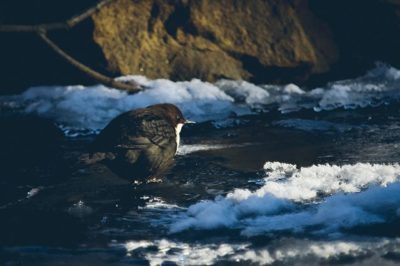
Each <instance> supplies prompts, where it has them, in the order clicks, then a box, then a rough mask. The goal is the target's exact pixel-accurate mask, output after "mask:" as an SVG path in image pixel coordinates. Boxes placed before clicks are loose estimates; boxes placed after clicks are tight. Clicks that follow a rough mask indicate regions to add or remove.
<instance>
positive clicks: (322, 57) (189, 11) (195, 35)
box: [93, 0, 338, 82]
mask: <svg viewBox="0 0 400 266" xmlns="http://www.w3.org/2000/svg"><path fill="white" fill-rule="evenodd" d="M93 22H94V41H95V42H96V43H97V44H98V45H99V47H101V49H102V51H103V53H104V56H105V57H106V59H107V62H108V65H109V68H110V69H111V70H112V71H115V72H118V73H122V74H143V75H145V76H147V77H150V78H169V79H174V80H187V79H192V78H200V79H203V80H207V81H215V80H216V79H219V78H229V79H247V80H252V81H255V82H279V81H280V82H290V81H302V80H305V79H306V78H307V77H308V75H310V74H312V73H322V72H326V71H328V70H329V66H330V65H331V64H332V63H333V62H335V60H336V59H337V56H338V53H337V49H336V46H335V43H334V41H333V39H332V36H331V34H330V32H329V29H328V27H326V26H325V25H324V24H322V22H321V21H319V20H318V19H317V18H316V17H315V16H314V15H313V14H312V13H311V12H310V11H309V10H308V6H307V1H294V3H290V2H288V1H283V2H278V3H277V2H275V1H262V0H256V1H241V0H235V1H207V0H201V1H180V0H176V1H159V0H153V1H132V0H118V1H115V2H113V3H112V4H110V5H108V6H106V7H104V8H103V9H102V10H101V11H100V12H99V13H98V14H96V15H94V16H93Z"/></svg>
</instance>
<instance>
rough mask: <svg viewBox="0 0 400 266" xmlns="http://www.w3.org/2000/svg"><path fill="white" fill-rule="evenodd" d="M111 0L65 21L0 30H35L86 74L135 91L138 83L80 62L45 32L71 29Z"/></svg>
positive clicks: (1, 27) (63, 56)
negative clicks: (117, 78)
mask: <svg viewBox="0 0 400 266" xmlns="http://www.w3.org/2000/svg"><path fill="white" fill-rule="evenodd" d="M112 1H113V0H103V1H101V2H99V3H97V4H96V5H95V6H93V7H91V8H89V9H87V10H86V11H84V12H83V13H81V14H78V15H75V16H73V17H72V18H70V19H68V20H67V21H65V22H60V23H48V24H37V25H0V32H35V33H37V34H38V35H39V37H40V38H41V39H42V40H43V41H44V42H45V43H46V44H48V45H49V47H50V48H52V49H53V50H54V51H55V52H56V53H57V54H58V55H60V56H61V57H62V58H64V59H65V60H66V61H67V62H68V63H70V64H71V65H73V66H75V67H76V68H78V69H79V70H80V71H82V72H84V73H85V74H87V75H88V76H90V77H92V78H93V79H95V80H96V81H98V82H100V83H102V84H104V85H107V86H110V87H113V88H117V89H121V90H126V91H127V92H128V93H136V92H139V91H140V90H141V87H140V86H139V84H137V83H135V82H130V83H123V82H119V81H117V80H115V79H114V78H111V77H108V76H106V75H103V74H101V73H99V72H97V71H95V70H93V69H91V68H90V67H88V66H86V65H84V64H82V63H81V62H79V61H78V60H76V59H75V58H73V57H72V56H70V55H69V54H67V53H66V52H64V51H63V50H62V49H61V48H60V47H59V46H58V45H57V44H55V43H54V42H53V41H52V40H50V39H49V38H48V37H47V32H48V31H51V30H61V29H64V30H65V29H71V28H73V27H75V26H76V25H77V24H79V23H80V22H82V21H83V20H85V19H86V18H88V17H90V16H91V15H93V13H94V12H96V11H97V10H99V9H100V8H101V7H103V6H105V5H107V4H109V3H111V2H112Z"/></svg>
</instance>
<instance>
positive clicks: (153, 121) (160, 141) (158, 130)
mask: <svg viewBox="0 0 400 266" xmlns="http://www.w3.org/2000/svg"><path fill="white" fill-rule="evenodd" d="M140 130H141V132H142V134H141V135H142V136H146V137H147V138H148V139H149V140H150V141H151V142H152V143H153V144H156V145H158V146H160V147H164V146H166V145H171V142H172V143H175V138H176V132H175V128H173V126H172V125H171V124H169V123H168V122H167V121H166V120H165V119H162V118H159V117H152V118H149V119H143V120H142V123H141V126H140Z"/></svg>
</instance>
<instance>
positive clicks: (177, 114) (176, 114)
mask: <svg viewBox="0 0 400 266" xmlns="http://www.w3.org/2000/svg"><path fill="white" fill-rule="evenodd" d="M147 108H152V109H153V110H157V111H158V112H160V114H161V115H162V116H163V117H164V118H165V119H167V120H168V121H169V122H170V123H171V124H172V125H173V126H174V127H176V126H177V125H178V124H182V125H183V124H185V123H187V122H188V120H186V119H185V118H184V117H183V114H182V112H181V110H179V108H178V107H176V106H175V105H173V104H170V103H163V104H156V105H151V106H149V107H147Z"/></svg>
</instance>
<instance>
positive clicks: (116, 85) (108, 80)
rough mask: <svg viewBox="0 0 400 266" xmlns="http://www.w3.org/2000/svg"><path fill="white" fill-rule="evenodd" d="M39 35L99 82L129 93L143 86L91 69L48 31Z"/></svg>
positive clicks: (70, 61) (56, 50)
mask: <svg viewBox="0 0 400 266" xmlns="http://www.w3.org/2000/svg"><path fill="white" fill-rule="evenodd" d="M38 35H39V36H40V38H42V40H43V41H44V42H45V43H47V44H48V45H49V46H50V48H52V49H53V50H54V51H55V52H56V53H57V54H59V55H60V56H61V57H62V58H64V59H65V60H66V61H67V62H68V63H70V64H71V65H73V66H75V67H76V68H78V69H79V70H81V71H82V72H84V73H86V74H87V75H89V76H90V77H92V78H93V79H95V80H96V81H98V82H100V83H102V84H104V85H107V86H110V87H113V88H116V89H121V90H125V91H127V92H128V93H137V92H139V91H141V88H140V86H139V85H138V84H135V83H123V82H119V81H116V80H115V79H113V78H110V77H107V76H105V75H103V74H101V73H99V72H97V71H95V70H93V69H91V68H90V67H88V66H86V65H84V64H82V63H80V62H79V61H77V60H76V59H74V58H73V57H71V56H70V55H68V54H67V53H66V52H64V51H63V50H62V49H61V48H60V47H58V45H57V44H55V43H54V42H53V41H52V40H50V39H49V38H48V37H47V35H46V32H44V31H42V32H38Z"/></svg>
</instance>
